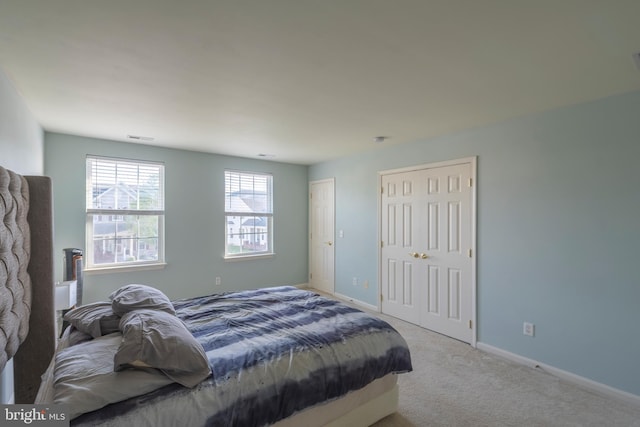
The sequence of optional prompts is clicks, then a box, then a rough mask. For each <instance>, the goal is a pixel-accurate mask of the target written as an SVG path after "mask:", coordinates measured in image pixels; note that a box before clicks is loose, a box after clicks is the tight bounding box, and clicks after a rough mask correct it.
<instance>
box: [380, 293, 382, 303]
mask: <svg viewBox="0 0 640 427" xmlns="http://www.w3.org/2000/svg"><path fill="white" fill-rule="evenodd" d="M380 302H382V294H380Z"/></svg>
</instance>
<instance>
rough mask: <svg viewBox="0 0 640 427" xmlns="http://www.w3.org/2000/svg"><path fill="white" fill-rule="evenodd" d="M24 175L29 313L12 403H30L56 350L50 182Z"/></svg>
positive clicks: (16, 361) (15, 360)
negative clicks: (28, 245)
mask: <svg viewBox="0 0 640 427" xmlns="http://www.w3.org/2000/svg"><path fill="white" fill-rule="evenodd" d="M25 178H26V179H27V182H28V183H29V214H28V218H27V219H28V221H29V227H30V229H31V260H30V262H29V267H28V273H29V276H31V316H30V318H29V334H28V335H27V338H26V339H25V340H24V343H22V345H21V346H20V349H19V350H18V352H17V353H16V355H15V356H14V358H13V370H14V391H15V401H16V403H33V401H34V400H35V398H36V395H37V394H38V388H39V387H40V382H41V379H40V377H41V376H42V374H44V371H46V370H47V367H48V366H49V362H50V361H51V358H52V357H53V354H54V352H55V349H56V321H55V301H54V295H55V288H54V286H55V284H54V279H53V189H52V183H51V178H49V177H47V176H25Z"/></svg>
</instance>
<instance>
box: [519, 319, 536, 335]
mask: <svg viewBox="0 0 640 427" xmlns="http://www.w3.org/2000/svg"><path fill="white" fill-rule="evenodd" d="M535 330H536V325H534V324H533V323H529V322H524V324H523V325H522V333H523V334H524V335H527V336H530V337H532V336H533V335H534V334H535Z"/></svg>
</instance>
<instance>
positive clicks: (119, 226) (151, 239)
mask: <svg viewBox="0 0 640 427" xmlns="http://www.w3.org/2000/svg"><path fill="white" fill-rule="evenodd" d="M92 220H93V221H92V230H93V244H92V247H93V264H94V265H104V264H114V263H129V262H139V261H158V260H159V254H160V251H159V238H158V236H159V226H160V216H159V215H139V216H138V215H92Z"/></svg>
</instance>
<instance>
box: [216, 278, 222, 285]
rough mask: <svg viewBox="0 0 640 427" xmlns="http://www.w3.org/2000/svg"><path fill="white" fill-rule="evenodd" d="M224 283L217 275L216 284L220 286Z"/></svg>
mask: <svg viewBox="0 0 640 427" xmlns="http://www.w3.org/2000/svg"><path fill="white" fill-rule="evenodd" d="M221 284H222V279H221V278H220V276H218V277H216V286H220V285H221Z"/></svg>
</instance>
